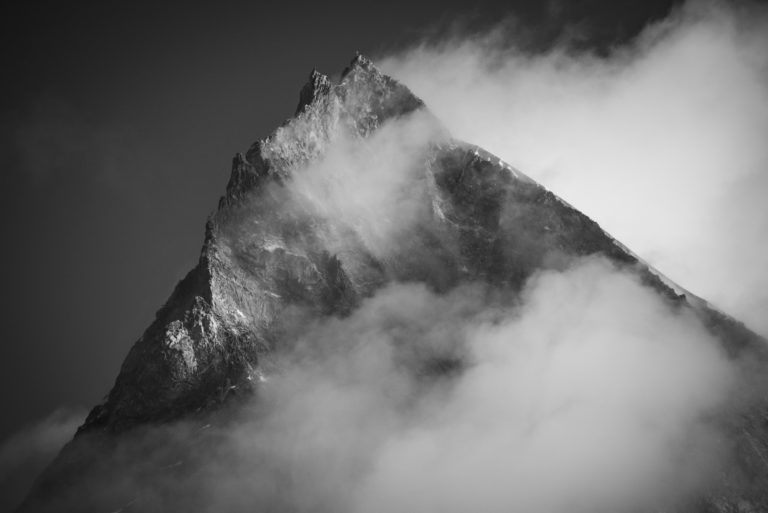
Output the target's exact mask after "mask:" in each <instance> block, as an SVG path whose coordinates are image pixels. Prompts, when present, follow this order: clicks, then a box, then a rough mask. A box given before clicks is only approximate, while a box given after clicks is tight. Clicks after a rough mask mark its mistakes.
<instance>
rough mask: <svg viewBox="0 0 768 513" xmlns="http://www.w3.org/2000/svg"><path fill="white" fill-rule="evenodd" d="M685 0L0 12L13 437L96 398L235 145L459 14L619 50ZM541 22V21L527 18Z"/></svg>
mask: <svg viewBox="0 0 768 513" xmlns="http://www.w3.org/2000/svg"><path fill="white" fill-rule="evenodd" d="M671 3H672V2H669V1H656V0H653V1H649V0H637V1H626V0H605V1H603V2H598V1H583V0H582V1H571V2H562V3H560V2H542V1H537V0H521V1H508V2H498V3H492V2H485V3H483V2H479V3H478V2H472V3H471V7H467V5H470V3H467V4H465V5H464V6H462V4H460V3H455V4H452V3H451V2H446V1H431V2H427V1H420V2H413V1H411V2H406V3H402V4H397V3H393V2H378V3H375V4H364V3H356V4H349V5H343V4H329V3H327V2H314V3H311V4H308V5H303V4H301V3H293V2H286V1H284V2H277V3H275V4H276V5H265V3H264V2H257V1H252V2H229V3H226V2H210V3H208V4H202V3H192V2H184V3H181V2H179V3H172V2H164V3H162V4H160V3H159V2H141V1H125V0H120V1H115V0H101V1H98V2H50V3H45V2H16V4H17V5H16V6H15V7H14V8H13V9H12V10H9V9H8V8H4V9H3V13H2V14H1V15H0V18H1V19H2V21H1V22H0V24H2V25H3V26H2V30H0V38H1V39H2V42H1V44H0V47H1V48H2V76H3V79H2V86H1V87H2V89H3V91H2V94H0V110H1V111H2V113H1V116H0V132H1V138H0V158H1V159H2V160H1V161H2V163H3V170H2V175H1V176H0V180H1V182H0V190H2V193H3V198H2V202H1V203H0V205H1V208H2V215H1V216H0V222H2V234H3V246H2V247H3V251H2V257H1V258H2V266H1V267H0V269H2V310H0V311H2V316H3V317H2V322H1V323H0V329H1V330H2V333H0V337H1V340H2V342H1V343H0V401H1V403H0V411H1V412H3V414H2V415H1V416H0V439H1V438H4V437H5V436H6V435H8V434H9V433H10V432H12V431H14V430H17V429H18V428H19V427H21V426H22V425H24V424H26V423H29V422H32V421H34V420H36V419H38V418H40V417H41V416H44V415H47V414H49V413H50V412H52V411H53V410H54V409H56V408H59V407H69V408H76V409H85V408H89V407H91V406H92V405H94V404H95V403H96V402H98V401H99V400H100V399H101V398H102V397H103V396H104V395H105V394H106V393H107V392H108V391H109V389H110V387H111V386H112V383H113V380H114V378H115V376H116V375H117V372H118V369H119V366H120V363H121V361H122V359H123V357H124V356H125V354H126V353H127V351H128V349H129V348H130V346H131V345H132V344H133V342H134V341H135V340H136V339H137V338H138V337H139V336H140V335H141V333H142V332H143V330H144V329H145V328H146V327H147V326H148V325H149V323H150V322H151V320H152V318H153V316H154V312H155V311H156V310H157V308H159V306H160V305H161V304H162V303H163V302H164V301H165V299H166V298H167V296H168V295H169V293H170V291H171V290H172V288H173V286H174V284H175V283H176V281H177V280H178V279H179V278H181V277H182V276H183V274H184V273H185V272H186V271H187V270H188V269H190V268H191V267H192V266H193V265H194V263H195V261H196V259H197V256H198V253H199V249H200V245H201V243H202V239H203V230H204V224H205V219H206V216H207V215H208V213H209V212H211V211H212V210H213V209H214V207H215V205H216V202H217V199H218V197H219V195H220V194H221V193H222V192H223V190H224V187H225V185H226V182H227V179H228V176H229V164H230V161H231V157H232V156H233V155H234V153H235V152H237V151H243V150H245V149H247V147H248V146H249V145H250V144H251V143H252V142H253V141H255V140H256V139H259V138H262V137H264V136H266V135H268V134H269V132H270V131H271V130H272V129H273V128H274V127H276V126H277V125H278V124H279V123H281V122H282V121H283V120H284V119H285V118H286V117H289V116H290V115H291V114H292V113H293V111H294V108H295V105H296V102H297V99H298V91H299V89H300V88H301V86H302V85H303V83H304V81H305V80H306V77H307V75H308V73H309V71H310V70H311V69H312V68H313V67H316V68H318V69H319V70H321V71H323V72H326V73H329V74H333V73H338V72H339V71H341V69H342V68H343V67H344V66H345V65H346V63H347V62H348V61H349V60H350V59H351V57H352V56H353V55H354V53H355V51H357V50H359V51H361V52H363V53H365V54H367V55H369V56H372V57H374V58H375V57H376V56H377V55H382V54H385V53H387V52H390V51H393V50H396V49H397V48H401V47H404V46H407V45H408V44H410V43H413V42H415V41H418V40H419V39H421V38H423V37H425V36H426V35H428V34H435V33H440V32H441V31H444V30H445V29H446V28H447V27H453V26H455V24H458V25H459V26H461V27H463V29H465V30H481V29H483V28H484V27H488V26H490V25H492V24H493V23H495V22H497V21H498V20H501V19H505V18H515V19H517V20H518V21H520V26H521V27H524V30H522V31H521V33H520V35H519V39H520V42H521V44H523V45H525V46H526V47H527V48H528V49H529V50H532V51H535V50H539V49H542V48H546V47H547V46H548V45H550V44H552V42H553V41H557V40H559V39H560V38H562V37H563V35H564V34H573V33H574V32H576V33H579V34H582V39H581V41H580V44H582V45H584V46H587V47H594V48H597V49H598V50H599V51H606V49H608V48H610V46H611V45H612V44H616V43H619V42H621V41H622V40H625V39H627V38H630V37H632V36H633V35H634V34H636V33H637V32H638V31H639V30H640V29H641V27H642V26H643V25H644V24H645V23H647V22H648V20H650V19H656V18H660V17H663V16H664V15H665V14H666V13H667V12H668V10H669V8H670V4H671ZM523 32H524V33H523Z"/></svg>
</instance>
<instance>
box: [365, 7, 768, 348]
mask: <svg viewBox="0 0 768 513" xmlns="http://www.w3.org/2000/svg"><path fill="white" fill-rule="evenodd" d="M510 41H512V43H510ZM766 48H768V10H766V9H765V8H764V7H762V6H757V5H754V4H750V3H739V4H725V3H720V2H689V3H687V4H686V5H684V6H683V7H682V8H680V9H679V10H677V11H675V12H674V13H673V14H672V15H671V16H670V17H669V18H667V19H665V20H663V21H661V22H658V23H656V24H654V25H651V26H648V27H647V28H646V29H645V30H644V31H643V32H642V33H641V34H640V35H639V36H638V37H637V38H636V39H635V40H634V41H632V42H630V43H629V44H627V45H625V46H621V47H618V48H615V49H614V50H613V52H611V53H610V54H609V55H608V56H607V57H598V56H596V55H593V54H591V53H589V52H587V51H576V50H572V49H570V48H568V47H564V46H560V47H556V48H554V49H553V50H551V51H548V52H547V53H543V54H536V55H530V54H526V53H523V52H521V51H518V50H516V48H515V46H514V34H509V33H508V32H507V27H506V26H501V27H499V28H497V29H495V30H492V31H490V32H489V33H487V34H484V35H483V34H481V35H476V34H475V35H454V36H452V37H451V38H450V39H447V40H446V39H443V40H437V41H434V40H433V41H428V42H424V43H423V44H420V45H418V46H416V47H413V48H411V49H408V50H406V51H403V52H400V53H398V54H395V55H390V56H388V57H386V58H384V59H382V60H381V61H380V64H381V67H382V69H383V70H384V71H385V72H387V73H389V74H391V75H393V76H394V77H396V78H398V79H400V80H401V81H402V82H403V83H405V84H408V86H409V87H410V88H411V89H412V90H413V91H414V93H415V94H417V95H418V96H420V97H421V98H422V99H423V100H424V101H425V102H426V103H427V105H428V107H429V108H430V109H431V110H432V111H433V112H434V114H435V115H436V116H437V117H438V118H440V119H441V121H443V122H444V123H445V124H446V125H447V127H448V128H449V130H450V131H451V132H452V133H453V135H455V136H457V137H459V138H461V139H464V140H467V141H469V142H472V143H475V144H478V145H480V146H483V147H484V148H486V149H488V150H489V151H491V152H493V153H495V154H497V155H499V156H500V157H502V158H503V159H505V160H506V161H508V162H510V163H511V164H512V165H514V166H516V167H517V168H518V169H520V170H521V171H523V172H524V173H527V174H528V175H530V176H531V177H532V178H534V179H536V180H538V181H539V182H541V183H543V184H544V185H545V186H547V187H548V188H550V189H551V190H553V191H554V192H555V193H557V194H559V195H560V196H562V197H563V198H564V199H566V200H567V201H569V202H570V203H572V204H573V205H575V206H576V207H577V208H578V209H580V210H582V211H583V212H585V213H586V214H587V215H589V216H590V217H592V218H593V219H595V220H596V221H597V222H598V223H600V224H601V225H602V226H603V227H604V228H605V229H606V230H607V231H608V232H609V233H611V234H613V235H614V236H615V237H616V238H617V239H619V240H621V241H622V242H624V243H625V244H627V245H628V246H629V247H630V248H632V249H633V250H634V251H636V252H637V253H639V254H640V256H642V257H643V258H644V259H646V260H647V261H649V262H650V263H651V264H652V265H654V266H655V267H657V268H659V269H660V270H661V271H662V272H664V273H665V274H667V275H669V276H670V277H671V278H672V279H673V280H675V281H677V282H678V283H680V284H681V285H683V286H684V287H686V288H689V289H691V290H692V291H693V292H694V293H697V294H699V295H701V296H703V297H705V298H707V299H708V300H711V301H713V302H714V303H715V304H716V305H718V306H719V307H721V308H723V309H724V310H726V311H727V312H729V313H731V314H732V315H735V316H737V317H739V318H740V319H742V320H744V321H746V322H747V323H748V324H749V325H750V326H751V327H753V328H754V329H757V330H759V331H761V332H762V333H768V324H767V323H768V320H767V319H768V317H766V316H765V312H766V311H767V309H768V295H766V292H765V291H766V290H768V268H767V267H766V266H765V265H764V264H763V260H764V258H763V256H764V255H765V254H766V253H767V251H768V203H766V202H765V201H764V199H763V196H764V193H765V191H767V190H768V146H767V145H766V144H765V142H764V141H765V140H768V52H766V51H765V49H766Z"/></svg>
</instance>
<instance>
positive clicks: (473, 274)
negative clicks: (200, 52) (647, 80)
mask: <svg viewBox="0 0 768 513" xmlns="http://www.w3.org/2000/svg"><path fill="white" fill-rule="evenodd" d="M425 119H426V120H427V122H428V123H427V124H428V125H429V129H428V130H423V125H418V124H417V123H418V122H423V121H424V120H425ZM390 122H395V123H392V124H388V123H390ZM411 122H412V123H411ZM414 124H416V129H417V130H413V131H411V132H409V131H407V130H408V129H409V128H414V127H413V126H412V125H414ZM390 127H393V128H392V130H389V128H390ZM435 127H439V128H440V131H439V133H440V136H439V137H432V134H433V133H434V132H433V131H431V129H433V128H435ZM397 130H401V131H402V133H400V132H397V133H394V134H393V132H396V131H397ZM424 132H427V136H425V134H424ZM379 136H381V137H379ZM382 148H383V150H386V151H383V150H382ZM340 153H342V155H341V157H340V156H339V154H340ZM329 154H330V155H332V156H333V157H334V158H335V160H333V159H331V161H330V163H328V162H327V161H326V158H327V157H328V156H329ZM377 166H378V167H377ZM340 168H342V171H343V172H339V169H340ZM395 168H397V169H395ZM375 171H378V172H379V173H380V175H382V176H384V178H386V179H385V180H379V178H381V176H377V175H373V180H371V176H372V173H374V172H375ZM322 173H326V174H325V175H323V174H322ZM334 173H335V174H334ZM302 180H303V181H302ZM366 180H368V181H366ZM348 182H352V185H349V183H348ZM383 195H388V197H387V198H385V201H378V202H377V201H376V199H377V198H379V197H381V196H383ZM371 220H373V223H376V225H377V226H376V227H377V228H379V227H384V228H385V232H386V235H387V237H384V238H382V237H381V234H380V233H379V232H378V231H376V230H369V229H368V228H369V227H370V224H371ZM382 240H383V243H382ZM591 256H598V257H600V258H602V259H605V260H607V261H609V262H610V263H611V264H612V265H614V266H616V267H617V268H619V269H622V270H624V271H626V272H628V273H631V274H632V275H633V276H635V277H636V278H637V279H638V281H640V282H642V283H643V284H644V285H646V286H648V287H649V288H650V289H652V290H653V291H655V293H657V295H658V296H659V298H660V299H661V301H662V302H664V304H666V305H667V306H669V308H670V309H672V310H674V311H680V310H686V311H687V312H690V313H691V314H692V315H695V316H697V317H698V318H699V319H701V320H702V322H703V324H704V325H705V326H706V328H707V329H708V330H709V331H710V332H711V333H712V334H713V335H714V336H717V337H719V338H721V340H722V341H723V344H724V345H726V346H727V347H728V348H729V350H731V351H732V352H738V351H740V350H742V349H743V348H744V347H748V346H755V345H756V344H757V343H758V342H757V341H758V340H759V337H757V336H756V335H754V334H753V333H751V332H749V330H747V329H746V328H744V327H743V326H742V325H740V324H739V323H737V322H735V321H734V320H733V319H730V318H728V317H727V316H724V315H723V314H721V313H720V312H717V311H715V310H712V309H711V308H709V307H708V306H707V305H706V304H705V303H695V302H694V303H692V302H691V300H690V298H688V297H686V296H685V295H684V294H680V293H678V292H676V291H675V290H674V289H673V288H672V287H670V286H669V285H668V284H667V283H665V282H664V280H663V279H661V278H660V277H659V274H658V273H656V272H655V271H654V270H653V269H652V268H650V267H649V266H648V265H646V264H645V263H644V262H642V261H640V260H639V259H638V258H637V257H636V256H635V255H633V254H632V253H630V252H629V251H628V250H627V249H626V248H624V246H622V245H621V244H619V243H618V242H617V241H615V240H614V239H613V238H612V237H610V236H609V235H608V234H607V233H605V232H604V231H603V230H602V229H601V228H600V226H598V224H597V223H595V222H594V221H593V220H591V219H590V218H589V217H587V216H585V215H584V214H582V213H581V212H579V211H578V210H576V209H575V208H573V207H572V206H570V205H569V204H567V203H565V202H564V201H562V200H561V199H560V198H558V197H557V196H556V195H555V194H553V193H552V192H550V191H548V190H547V189H545V188H544V187H542V186H541V185H539V184H538V183H536V182H535V181H533V180H531V179H530V178H527V177H525V176H524V175H522V174H520V173H518V172H517V171H516V170H514V169H512V168H510V167H509V166H508V165H506V164H505V163H504V162H502V161H501V160H500V159H499V158H497V157H495V156H493V155H491V154H490V153H487V152H485V151H483V150H481V149H479V148H478V147H477V146H474V145H471V144H467V143H464V142H461V141H457V140H455V139H453V138H451V137H450V136H449V135H447V131H444V129H442V126H441V125H440V124H439V122H438V121H437V120H435V119H434V118H433V117H432V116H431V115H430V114H429V113H428V111H427V109H426V107H425V105H424V102H422V101H421V99H419V98H417V97H416V96H415V95H414V94H413V93H412V92H411V91H410V90H409V89H408V88H407V87H406V86H405V85H403V84H401V83H399V82H398V81H396V80H395V79H393V78H391V77H389V76H386V75H384V74H382V73H381V72H380V71H379V70H378V69H377V68H376V67H375V66H374V64H373V63H372V62H371V61H370V60H369V59H367V58H366V57H364V56H362V55H360V54H358V55H356V56H355V57H354V59H353V60H352V61H351V63H350V65H349V66H348V67H347V68H346V69H345V70H344V72H343V73H342V75H341V78H340V80H339V81H338V82H336V83H334V82H333V81H331V80H330V79H329V78H328V76H326V75H324V74H322V73H320V72H318V71H317V70H312V72H311V73H310V75H309V78H308V81H307V83H306V84H305V85H304V87H303V88H302V89H301V92H300V94H299V106H298V108H297V110H296V114H295V115H294V117H293V118H291V119H289V120H288V121H286V122H285V123H284V124H283V125H282V126H280V127H278V128H277V129H276V130H275V131H274V132H273V133H271V134H270V135H269V136H268V137H266V138H264V139H261V140H259V141H257V142H256V143H254V144H253V145H252V146H251V147H250V149H249V150H248V151H247V152H246V153H238V154H237V155H236V156H235V158H234V159H233V163H232V175H231V177H230V180H229V183H228V184H227V189H226V193H225V195H224V196H223V197H222V199H221V201H220V202H219V207H218V209H217V211H216V212H214V213H213V214H212V216H211V217H210V219H209V221H208V223H207V225H206V233H205V243H204V247H203V250H202V252H201V255H200V259H199V261H198V264H197V265H196V266H195V268H193V269H192V270H191V271H190V272H189V273H188V274H187V276H186V277H185V278H184V279H182V280H181V281H180V282H179V283H178V284H177V286H176V287H175V289H174V291H173V293H172V294H171V296H170V298H169V299H168V301H167V302H166V304H165V305H164V306H163V307H162V308H161V309H160V310H159V311H158V312H157V315H156V318H155V320H154V321H153V322H152V324H151V325H150V326H149V327H148V328H147V330H146V331H145V332H144V334H143V335H142V336H141V337H140V338H139V339H138V340H137V342H136V343H135V345H134V346H133V348H132V349H131V351H130V352H129V354H128V355H127V357H126V359H125V361H124V362H123V365H122V367H121V369H120V373H119V375H118V377H117V379H116V381H115V385H114V387H113V389H112V390H111V392H110V393H109V396H108V397H107V400H106V401H105V402H104V403H103V404H101V405H99V406H96V407H95V408H94V409H93V410H92V412H91V414H90V415H89V416H88V418H87V420H86V422H85V424H84V426H83V427H82V428H81V429H80V430H79V432H78V435H77V437H76V439H75V440H74V441H73V442H72V443H71V444H70V446H68V448H67V449H66V450H65V451H64V452H63V453H62V455H64V456H61V457H60V458H59V459H58V460H57V462H56V463H55V464H54V466H52V467H51V470H49V472H48V473H47V474H45V475H44V476H43V478H42V479H41V481H40V483H39V484H38V486H39V489H40V490H46V493H47V494H48V495H44V494H42V492H40V494H39V495H37V496H34V492H33V496H34V497H33V498H34V500H37V501H43V502H45V501H49V502H50V501H54V502H51V503H52V504H56V503H55V500H56V494H57V493H61V494H62V496H68V497H81V496H83V495H84V494H83V493H75V492H73V491H72V489H70V488H69V487H70V486H73V485H72V483H71V481H72V476H81V475H82V474H83V473H84V472H86V471H87V470H86V469H87V468H88V465H89V463H88V461H87V459H88V458H91V457H93V454H91V453H87V451H86V452H84V454H85V455H84V456H82V457H79V458H75V457H73V456H72V454H74V453H75V452H76V451H77V448H78V444H80V443H85V442H81V440H84V439H90V440H94V439H96V440H103V439H104V437H107V438H109V437H118V436H123V435H122V434H123V433H125V432H126V431H129V430H131V429H133V428H136V427H138V426H142V425H146V424H159V423H166V422H169V421H172V420H176V419H180V418H190V417H192V416H195V415H206V414H208V413H210V412H212V411H214V410H216V409H217V408H220V407H221V406H222V405H230V404H235V405H236V404H237V401H236V399H238V398H246V397H253V394H258V392H259V390H260V387H261V386H262V383H263V382H264V380H266V379H268V378H269V377H270V375H273V374H272V373H277V372H278V371H279V369H280V365H281V360H280V358H281V355H283V354H285V351H286V350H287V349H286V345H287V344H290V343H291V341H290V340H289V339H288V335H287V334H289V333H291V330H292V329H294V324H295V323H296V322H297V312H300V313H301V314H302V315H305V316H306V318H309V319H312V320H313V322H314V320H317V321H318V322H319V321H320V320H323V319H325V320H328V319H330V318H336V319H339V318H344V317H345V316H348V315H350V313H351V312H354V311H356V309H357V308H358V307H359V306H360V305H362V304H364V302H365V301H366V299H367V298H371V297H372V296H374V295H375V294H377V292H379V291H381V290H382V289H383V288H384V287H385V286H387V285H388V284H393V283H404V282H408V283H418V284H422V285H423V286H424V287H425V288H427V289H428V290H432V291H436V293H437V294H442V293H446V292H448V291H451V290H455V289H457V288H459V287H461V286H463V285H467V284H482V285H483V286H484V287H487V289H488V290H492V291H497V292H499V293H501V294H502V295H504V296H508V297H515V294H519V293H520V291H521V290H523V289H524V286H525V284H526V282H527V281H528V280H529V279H530V278H531V277H532V276H534V275H535V274H536V273H538V272H540V271H542V270H552V269H554V270H560V269H563V268H566V267H567V266H569V265H572V264H573V262H576V261H578V260H579V259H583V258H585V257H591ZM301 319H304V318H301ZM304 320H306V319H304ZM414 358H416V359H417V361H415V363H414V365H413V369H416V370H414V371H413V372H417V373H422V374H423V373H424V372H427V371H425V370H424V369H432V370H430V371H429V372H432V373H440V372H443V371H445V372H448V371H450V372H461V370H462V368H463V366H464V365H466V364H467V362H462V361H459V360H457V359H453V360H451V361H449V362H446V361H444V360H439V358H438V359H437V360H436V359H435V358H437V357H435V356H434V355H433V354H431V353H429V352H426V353H424V354H421V353H419V354H417V355H415V356H414ZM409 369H410V367H409ZM441 369H442V370H441ZM420 375H421V374H420ZM257 399H258V397H257ZM102 445H103V444H102ZM92 469H96V470H92V471H91V472H92V473H93V474H97V475H96V477H95V479H101V480H104V479H115V480H120V479H122V475H121V474H120V471H121V469H119V468H115V469H114V470H110V469H111V467H110V466H109V465H108V464H100V465H94V466H92ZM99 469H107V470H105V471H104V472H107V473H108V472H113V473H114V474H115V475H114V476H112V477H108V476H106V475H104V476H102V475H99V472H100V470H99ZM110 475H111V474H110ZM67 478H69V480H68V479H67ZM83 482H88V481H87V480H84V481H83ZM74 486H77V485H76V484H75V485H74ZM131 493H132V492H131ZM85 495H87V494H85ZM101 499H102V498H101V497H85V498H84V499H83V500H92V502H93V505H94V507H93V508H91V507H90V505H89V506H88V507H86V506H83V505H82V504H80V503H78V504H77V507H78V510H88V511H90V510H93V509H96V510H108V508H107V504H108V501H106V502H104V503H98V501H99V500H101ZM128 499H130V497H128ZM113 502H114V501H113ZM126 502H127V500H126ZM109 504H112V503H109ZM96 506H97V507H96ZM27 507H28V509H27V510H28V511H37V510H39V509H36V504H35V503H34V501H32V502H28V503H27ZM40 509H42V508H40ZM70 509H71V508H70ZM112 509H114V508H112ZM175 509H178V508H173V507H168V508H165V510H171V511H172V510H175ZM51 510H52V511H53V510H60V511H66V510H67V508H66V507H65V508H61V507H58V508H52V509H51Z"/></svg>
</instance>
